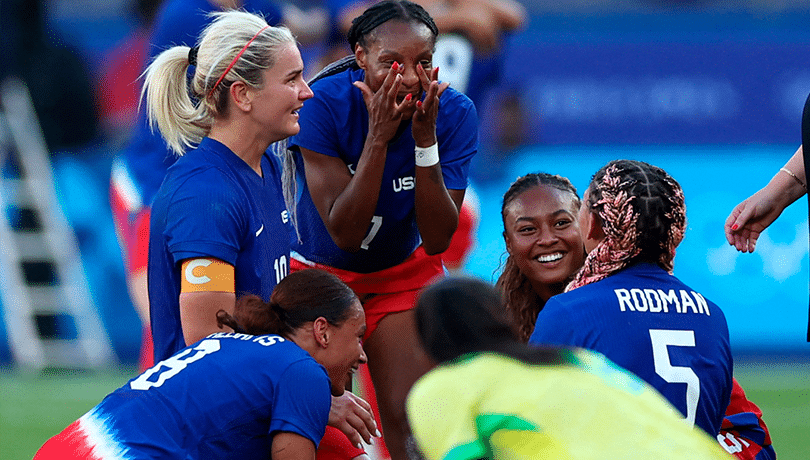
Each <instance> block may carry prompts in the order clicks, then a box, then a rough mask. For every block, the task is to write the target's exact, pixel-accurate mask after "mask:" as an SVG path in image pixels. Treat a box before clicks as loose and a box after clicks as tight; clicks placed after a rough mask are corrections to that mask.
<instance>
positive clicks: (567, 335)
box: [530, 160, 733, 436]
mask: <svg viewBox="0 0 810 460" xmlns="http://www.w3.org/2000/svg"><path fill="white" fill-rule="evenodd" d="M578 220H579V229H580V232H581V234H582V238H583V245H584V246H585V250H586V252H587V253H588V255H587V257H586V258H585V262H584V264H583V266H582V268H581V269H580V271H579V272H577V273H576V275H575V276H574V279H573V281H571V283H570V284H568V286H567V287H566V289H565V290H566V292H565V293H564V294H561V295H559V296H555V297H552V298H550V299H549V301H548V302H547V303H546V305H545V307H544V308H543V310H542V311H540V313H539V314H538V316H537V322H536V324H535V330H534V332H533V334H532V337H531V338H530V343H533V344H541V345H568V346H578V347H584V348H591V349H594V350H596V351H600V352H602V353H604V354H605V356H606V357H607V358H608V359H610V360H612V361H615V362H616V363H617V364H619V365H620V366H625V367H626V368H627V369H628V370H629V371H631V372H634V373H636V374H637V375H639V376H640V377H642V378H643V379H644V380H646V381H647V382H648V383H650V384H651V385H653V386H654V387H655V388H657V389H658V390H659V391H660V392H661V393H662V394H663V395H664V396H665V397H667V398H668V399H669V401H670V402H671V403H672V404H673V405H674V406H675V407H677V408H678V409H679V410H680V411H681V412H682V413H683V415H684V417H686V419H687V421H688V422H689V423H693V424H696V425H697V426H699V427H701V428H702V429H703V430H705V431H706V432H707V433H709V434H710V435H712V436H715V435H717V433H718V432H719V430H720V424H721V422H722V420H723V415H724V413H725V409H726V407H728V403H729V400H730V396H731V387H732V368H733V365H732V357H731V351H730V347H729V336H728V326H727V324H726V320H725V316H724V315H723V313H722V311H720V309H719V308H718V307H717V305H715V304H713V303H712V302H710V301H708V300H706V299H705V297H704V296H702V295H700V293H699V292H696V291H695V290H693V289H692V288H690V287H688V286H686V285H684V284H683V283H681V281H680V280H678V279H677V278H676V277H674V276H673V275H672V273H673V268H674V259H675V251H676V249H677V247H678V245H679V244H680V243H681V241H682V240H683V238H684V234H685V231H686V204H685V199H684V195H683V189H682V188H681V186H680V184H679V183H678V182H677V181H676V180H675V179H674V178H673V177H672V176H670V175H669V174H667V172H666V171H664V170H663V169H661V168H658V167H656V166H653V165H651V164H648V163H644V162H641V161H635V160H614V161H611V162H609V163H608V164H606V165H605V166H603V167H602V168H600V169H599V170H598V171H597V172H596V173H595V174H594V175H593V177H592V179H591V182H590V184H589V186H588V188H587V190H586V191H585V194H584V196H583V200H582V205H581V206H580V210H579V216H578Z"/></svg>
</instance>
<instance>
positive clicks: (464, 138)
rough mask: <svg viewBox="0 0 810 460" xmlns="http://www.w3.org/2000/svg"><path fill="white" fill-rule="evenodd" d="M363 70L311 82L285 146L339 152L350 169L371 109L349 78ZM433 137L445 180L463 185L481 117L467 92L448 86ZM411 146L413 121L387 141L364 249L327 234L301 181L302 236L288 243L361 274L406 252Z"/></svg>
mask: <svg viewBox="0 0 810 460" xmlns="http://www.w3.org/2000/svg"><path fill="white" fill-rule="evenodd" d="M364 76H365V72H364V71H363V70H360V69H348V70H345V71H343V72H340V73H337V74H335V75H331V76H328V77H324V78H322V79H320V80H317V81H316V82H315V83H313V84H312V91H313V92H314V93H315V97H314V98H312V99H311V100H308V101H307V102H306V103H305V104H304V107H303V109H301V112H300V114H301V118H300V120H299V123H300V125H301V131H300V132H299V133H298V134H297V135H296V136H294V137H293V138H292V139H291V141H290V145H291V146H292V147H293V148H298V147H303V148H306V149H308V150H312V151H314V152H317V153H319V154H323V155H328V156H332V157H338V158H340V159H341V160H343V162H344V163H345V164H346V165H347V167H348V168H349V170H350V171H353V170H354V168H355V167H356V166H357V162H358V160H359V159H360V154H361V153H362V151H363V145H364V144H365V140H366V135H367V134H368V110H367V109H366V104H365V101H364V100H363V95H362V93H361V92H360V90H359V89H357V88H355V87H354V86H352V82H355V81H362V80H363V78H364ZM436 136H437V139H438V148H439V157H440V163H441V167H442V175H443V177H444V183H445V186H446V187H447V188H448V189H456V190H463V189H465V188H466V187H467V175H468V172H469V167H470V160H471V159H472V157H473V155H474V154H475V153H476V152H477V150H478V116H477V113H476V110H475V106H474V105H473V103H472V102H471V101H470V99H469V98H468V97H467V96H465V95H464V94H461V93H459V92H457V91H455V90H454V89H453V88H448V89H447V90H445V92H444V93H443V94H442V96H441V103H440V106H439V114H438V117H437V120H436ZM415 146H416V143H415V141H414V140H413V136H412V134H411V128H410V122H408V124H407V126H405V127H404V129H402V130H401V134H399V135H398V136H397V137H395V138H394V139H393V140H392V141H391V142H390V143H389V144H388V155H387V157H386V164H385V171H384V173H383V178H382V186H381V187H380V195H379V200H378V202H377V209H376V211H375V213H374V214H375V216H374V219H373V220H372V223H371V225H370V227H369V232H368V237H367V238H366V241H364V244H363V249H361V250H360V251H358V252H356V253H350V252H347V251H343V250H342V249H340V248H339V247H338V246H337V245H336V244H335V243H334V242H333V241H332V238H331V236H330V235H329V232H328V231H327V230H326V227H325V225H324V223H323V221H322V220H321V217H320V215H319V214H318V210H317V209H316V208H315V205H314V203H313V202H312V198H311V196H310V194H309V189H308V188H307V187H306V184H304V186H303V187H302V188H303V193H302V196H301V199H300V201H299V205H298V209H297V212H298V224H299V227H300V228H299V231H300V233H301V243H293V249H294V250H295V251H296V252H298V253H299V254H301V255H302V256H304V257H305V258H306V259H308V260H310V261H313V262H317V263H320V264H324V265H328V266H331V267H336V268H340V269H343V270H349V271H353V272H359V273H369V272H374V271H379V270H383V269H385V268H389V267H392V266H394V265H397V264H399V263H400V262H402V261H404V260H405V259H406V258H408V256H410V255H411V253H413V251H414V250H415V249H416V247H417V246H419V244H420V243H421V238H420V236H419V231H418V229H417V227H416V216H415V208H414V187H415V182H414V177H415V170H416V165H415V163H414V148H415Z"/></svg>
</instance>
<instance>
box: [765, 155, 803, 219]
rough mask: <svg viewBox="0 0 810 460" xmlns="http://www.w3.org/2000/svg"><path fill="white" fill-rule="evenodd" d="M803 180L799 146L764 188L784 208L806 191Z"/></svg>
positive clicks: (801, 157) (801, 156)
mask: <svg viewBox="0 0 810 460" xmlns="http://www.w3.org/2000/svg"><path fill="white" fill-rule="evenodd" d="M805 180H806V179H805V174H804V156H803V149H802V146H799V148H798V150H796V153H794V154H793V156H792V157H790V159H789V160H788V162H787V163H785V166H783V167H782V168H781V169H780V170H779V171H777V172H776V174H775V175H774V176H773V178H771V180H770V182H768V185H766V186H765V189H767V190H770V191H771V194H772V196H773V197H774V199H775V200H777V201H778V203H779V205H780V206H781V207H782V209H784V208H786V207H788V206H789V205H790V204H791V203H793V202H794V201H796V200H798V199H799V198H801V197H802V196H804V194H805V193H807V189H806V188H805V186H804V185H806V184H805V183H804V181H805ZM803 184H804V185H803Z"/></svg>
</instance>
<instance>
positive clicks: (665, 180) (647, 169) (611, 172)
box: [566, 160, 686, 291]
mask: <svg viewBox="0 0 810 460" xmlns="http://www.w3.org/2000/svg"><path fill="white" fill-rule="evenodd" d="M588 191H589V193H588V195H589V196H588V201H587V203H585V205H586V206H588V208H589V209H590V210H591V212H593V213H596V214H597V215H598V216H599V218H600V219H601V221H602V230H603V232H604V234H605V238H604V240H603V241H602V242H600V243H599V244H598V245H597V246H596V247H595V248H594V249H593V250H592V251H591V252H590V253H589V254H588V257H587V258H586V259H585V265H584V266H583V267H582V270H580V272H579V273H577V276H576V277H575V278H574V281H572V282H571V284H569V285H568V287H567V288H566V291H570V290H572V289H575V288H577V287H579V286H583V285H585V284H589V283H593V282H596V281H599V280H601V279H604V278H606V277H608V276H610V275H611V274H613V273H615V272H617V271H619V270H622V269H623V268H625V267H627V266H629V265H631V264H634V263H637V262H649V263H655V264H658V266H660V267H661V268H663V269H664V270H666V271H668V272H670V273H672V268H673V259H674V258H675V248H676V247H678V245H679V244H680V243H681V241H682V240H683V235H684V232H685V230H686V205H685V203H684V197H683V190H682V189H681V186H680V184H678V182H676V181H675V179H673V178H672V177H671V176H670V175H669V174H667V173H666V171H664V170H663V169H661V168H659V167H656V166H653V165H650V164H648V163H644V162H642V161H633V160H615V161H611V162H610V163H608V164H607V165H605V166H603V167H602V168H601V169H600V170H599V171H597V172H596V174H594V176H593V178H592V179H591V184H590V186H589V187H588ZM583 230H584V229H583Z"/></svg>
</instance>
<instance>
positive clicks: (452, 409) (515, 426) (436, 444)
mask: <svg viewBox="0 0 810 460" xmlns="http://www.w3.org/2000/svg"><path fill="white" fill-rule="evenodd" d="M566 354H567V358H568V363H566V364H561V365H559V364H558V365H536V364H528V363H525V362H523V361H520V360H517V359H514V358H510V357H507V356H505V355H502V354H496V353H481V354H470V355H465V356H463V357H461V358H460V359H458V360H456V361H453V362H450V363H445V364H443V365H441V366H439V367H437V368H436V369H434V370H432V371H431V372H429V373H428V374H426V375H424V376H423V377H422V378H421V379H420V380H419V381H417V382H416V384H415V385H414V387H413V389H412V390H411V392H410V394H409V395H408V401H407V410H408V419H409V421H410V425H411V430H412V431H413V435H414V438H415V440H416V443H417V445H418V447H419V449H420V450H421V451H422V453H423V455H424V456H425V457H426V458H427V459H428V460H438V459H448V460H450V459H452V460H462V459H479V458H487V459H490V458H491V459H538V458H541V459H546V458H547V459H555V460H560V459H570V460H608V459H620V460H626V459H633V460H648V459H649V460H664V459H689V460H708V459H720V460H729V459H732V457H731V456H729V455H728V454H727V453H726V452H725V451H723V449H722V448H721V447H720V445H719V444H718V443H717V441H716V440H715V439H713V438H711V437H709V436H708V435H706V433H705V432H703V431H702V430H700V429H693V428H692V427H690V426H689V425H688V424H687V423H686V422H685V421H684V420H683V417H682V416H681V414H680V413H679V412H678V411H677V410H676V409H675V408H674V407H672V406H671V405H670V404H669V403H668V402H667V401H666V400H665V399H664V398H663V397H662V396H661V395H660V394H659V393H658V392H657V391H655V389H653V388H652V387H651V386H649V385H648V384H646V383H645V382H643V381H642V380H641V379H639V378H637V377H636V376H634V375H633V374H631V373H629V372H627V371H626V370H624V369H622V368H621V367H619V366H617V365H616V364H614V363H613V362H611V361H609V360H607V359H606V358H605V357H604V356H602V355H601V354H598V353H595V352H590V351H586V350H579V349H577V350H573V351H571V352H570V353H568V352H566Z"/></svg>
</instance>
